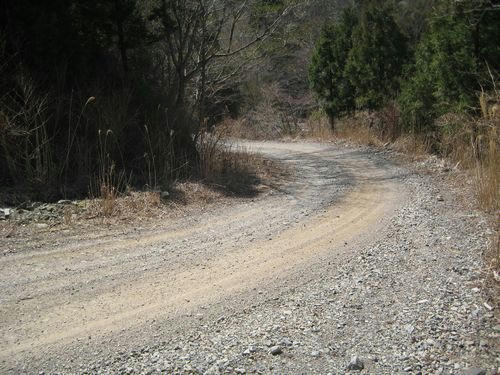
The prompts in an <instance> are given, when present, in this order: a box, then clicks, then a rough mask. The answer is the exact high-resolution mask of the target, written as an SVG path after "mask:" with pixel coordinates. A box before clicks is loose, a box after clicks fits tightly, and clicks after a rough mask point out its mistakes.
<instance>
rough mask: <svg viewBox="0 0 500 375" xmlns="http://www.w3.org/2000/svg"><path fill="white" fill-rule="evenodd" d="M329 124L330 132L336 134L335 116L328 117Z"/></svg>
mask: <svg viewBox="0 0 500 375" xmlns="http://www.w3.org/2000/svg"><path fill="white" fill-rule="evenodd" d="M328 123H329V124H330V130H331V131H332V133H335V119H334V118H333V116H328Z"/></svg>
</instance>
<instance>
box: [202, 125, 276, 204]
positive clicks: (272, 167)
mask: <svg viewBox="0 0 500 375" xmlns="http://www.w3.org/2000/svg"><path fill="white" fill-rule="evenodd" d="M228 134H231V135H232V133H230V129H228V127H227V126H221V127H219V128H217V129H216V130H215V131H213V132H212V133H202V134H200V137H199V139H198V152H199V165H198V168H197V171H198V177H199V178H200V179H201V181H202V182H203V183H205V184H206V185H208V186H210V187H211V188H213V189H216V190H218V191H220V192H222V193H224V194H226V195H233V196H234V195H236V196H253V195H256V194H258V193H259V190H260V189H261V188H262V186H263V182H264V181H265V182H266V184H268V185H269V184H272V181H271V179H272V176H273V175H275V173H276V174H279V173H281V172H278V171H279V170H280V168H279V167H278V166H277V165H276V164H275V163H273V162H271V161H269V160H266V159H264V158H262V157H260V156H258V155H256V154H254V153H251V152H249V151H248V150H246V149H245V148H243V147H239V146H235V145H234V144H232V143H231V141H230V140H229V138H228Z"/></svg>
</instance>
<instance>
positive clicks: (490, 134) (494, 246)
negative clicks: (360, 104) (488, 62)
mask: <svg viewBox="0 0 500 375" xmlns="http://www.w3.org/2000/svg"><path fill="white" fill-rule="evenodd" d="M488 101H489V102H488V103H489V104H488V103H486V100H481V108H482V116H481V118H477V117H476V118H472V117H470V116H465V115H456V114H448V115H445V116H443V117H442V118H440V119H439V120H438V122H437V125H438V132H436V133H435V134H427V135H422V136H417V135H414V134H413V135H412V134H404V133H403V134H400V133H398V132H397V131H396V130H395V123H396V122H397V115H396V114H395V113H394V112H393V110H392V109H389V110H386V111H385V113H382V115H380V114H376V115H373V114H369V113H366V112H365V113H357V114H356V115H355V116H352V117H349V118H346V119H343V120H341V121H338V122H337V124H336V128H337V130H336V133H335V134H333V133H332V132H331V130H330V126H329V124H328V121H327V119H326V118H325V117H324V116H323V117H318V116H313V117H312V118H311V119H309V120H308V122H307V123H306V129H307V131H306V132H305V133H304V135H305V136H306V137H309V138H314V139H320V140H333V139H339V138H340V139H345V140H348V141H350V142H354V143H358V144H363V145H369V146H375V147H381V146H383V147H385V146H390V147H391V148H392V149H394V150H396V151H399V152H401V153H402V154H404V155H405V156H407V157H409V158H410V159H411V160H422V159H427V158H429V156H430V155H431V154H433V153H434V154H435V153H437V154H438V156H440V157H441V158H443V162H444V163H448V164H449V165H452V166H457V167H458V166H459V167H460V170H461V173H460V174H459V176H460V177H457V178H459V179H460V180H461V182H464V181H473V183H472V185H471V186H472V191H471V190H470V189H469V188H467V189H466V190H467V192H468V194H469V195H468V197H467V200H468V201H471V199H470V198H471V194H472V195H474V199H473V201H475V202H476V204H475V205H476V206H477V207H478V208H480V209H482V210H483V211H485V212H487V213H489V214H490V217H491V218H492V221H493V228H494V230H495V234H494V235H493V237H492V239H491V246H490V248H489V249H488V250H487V251H486V254H485V261H486V264H487V274H488V277H487V278H488V280H490V285H491V287H490V292H491V293H490V294H491V295H496V296H498V295H500V185H499V182H500V152H499V150H500V137H499V132H500V113H497V112H496V111H494V110H492V109H491V107H492V105H491V103H493V106H495V105H496V106H498V104H496V103H500V97H499V96H498V95H497V96H496V99H494V100H492V99H491V95H490V97H489V98H488ZM485 103H486V104H485ZM386 123H387V124H388V126H387V127H388V128H389V129H385V124H386ZM457 176H458V175H457ZM461 185H462V186H464V185H463V184H461ZM492 298H494V297H492Z"/></svg>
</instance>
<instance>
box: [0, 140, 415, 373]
mask: <svg viewBox="0 0 500 375" xmlns="http://www.w3.org/2000/svg"><path fill="white" fill-rule="evenodd" d="M244 145H245V146H246V147H248V148H249V149H251V150H253V151H255V152H259V153H262V154H264V155H265V156H267V157H270V158H273V159H277V160H280V161H281V162H283V163H284V164H285V165H286V166H287V167H289V168H290V169H291V170H292V171H293V175H292V177H289V178H288V180H287V181H282V183H281V185H280V188H279V189H277V190H272V191H271V192H270V193H268V194H265V195H264V196H261V197H256V198H242V199H239V200H237V202H236V203H234V204H230V205H224V206H221V207H217V208H214V209H213V210H211V211H210V212H200V213H199V214H198V215H191V216H188V217H183V218H178V219H172V220H168V221H166V222H165V223H161V226H160V227H159V228H158V227H156V228H154V229H148V230H146V229H141V230H138V231H135V230H133V228H131V229H129V230H126V231H125V232H124V233H122V234H117V235H113V236H111V235H109V234H106V233H105V232H102V233H98V234H95V235H92V236H91V235H89V234H86V235H80V236H74V237H68V238H59V239H58V241H57V242H55V243H54V244H53V245H51V246H46V245H45V246H41V247H40V248H36V247H34V246H31V247H30V248H29V249H16V251H15V252H14V253H12V254H10V255H7V256H3V257H1V258H0V289H1V290H2V294H1V297H0V316H1V317H2V320H1V324H0V337H1V338H2V339H1V341H0V372H1V373H5V372H8V371H11V372H16V373H17V372H22V371H27V372H31V371H34V370H36V371H38V370H45V371H54V370H59V371H68V372H79V371H81V368H80V367H78V366H85V365H86V363H90V362H93V361H94V360H95V359H96V357H102V358H112V357H113V356H116V355H117V353H118V352H121V353H125V352H129V351H132V350H135V349H137V348H139V347H142V346H147V345H153V344H155V343H158V342H161V341H167V342H168V340H169V337H171V336H173V335H182V332H183V331H186V332H187V331H188V330H190V329H193V327H194V328H196V327H199V326H200V325H203V324H206V322H207V321H208V322H210V321H212V320H216V319H218V317H220V316H224V314H227V312H228V311H236V312H237V311H240V312H241V311H243V310H245V308H248V307H250V306H253V305H255V304H256V303H258V301H260V300H263V298H265V297H263V296H266V294H267V291H272V290H273V289H274V288H277V287H279V288H281V290H285V291H286V290H287V288H290V289H293V288H294V287H296V286H299V285H301V284H302V283H303V282H305V281H306V280H309V279H310V278H311V277H314V275H315V274H318V273H321V272H326V270H323V269H322V267H326V266H327V265H330V264H332V262H333V263H335V262H338V263H339V264H341V263H342V261H343V259H348V258H349V257H350V256H351V254H353V253H354V252H355V250H356V249H359V248H362V247H363V246H365V245H367V244H370V243H373V242H374V241H376V240H377V238H378V237H380V236H382V234H383V233H384V231H387V229H388V226H389V224H390V222H391V219H392V217H393V216H394V215H395V212H396V210H397V209H399V208H401V207H402V206H403V205H404V204H405V202H407V201H408V200H409V199H410V198H411V197H410V194H409V192H408V189H407V188H405V185H404V183H403V181H404V176H405V171H404V170H403V169H401V168H398V167H396V166H394V165H393V164H392V163H390V162H387V161H385V159H384V158H381V157H379V156H377V155H375V154H373V153H368V152H364V151H360V150H356V149H339V148H336V147H332V146H328V145H320V144H313V143H310V144H309V143H307V144H304V143H293V144H288V143H250V142H249V143H245V144H244ZM283 288H284V289H283Z"/></svg>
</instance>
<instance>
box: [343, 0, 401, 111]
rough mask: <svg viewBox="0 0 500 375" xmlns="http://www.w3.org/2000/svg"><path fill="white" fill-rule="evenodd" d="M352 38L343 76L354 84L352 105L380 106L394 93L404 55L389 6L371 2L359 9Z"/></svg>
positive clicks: (369, 107)
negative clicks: (352, 41)
mask: <svg viewBox="0 0 500 375" xmlns="http://www.w3.org/2000/svg"><path fill="white" fill-rule="evenodd" d="M352 39H353V40H354V41H355V42H354V43H353V46H352V49H351V50H350V51H349V56H348V59H347V63H346V66H345V75H346V76H348V77H349V80H350V82H351V85H352V86H353V87H354V91H355V102H356V108H358V109H377V108H380V107H381V106H382V105H383V104H384V103H385V102H386V101H387V100H388V99H390V98H392V97H394V96H395V94H396V92H397V89H398V78H399V76H400V74H401V69H402V66H403V64H404V62H405V60H406V57H407V53H406V40H405V37H404V36H403V34H402V33H401V31H400V30H399V28H398V27H397V25H396V22H395V21H394V19H393V17H392V16H391V12H390V9H388V8H387V7H383V6H380V5H379V4H377V3H375V2H373V3H370V4H369V5H368V6H367V7H366V8H365V9H364V10H363V11H362V13H361V18H360V22H359V23H358V25H357V26H356V28H355V30H354V31H353V36H352Z"/></svg>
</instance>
